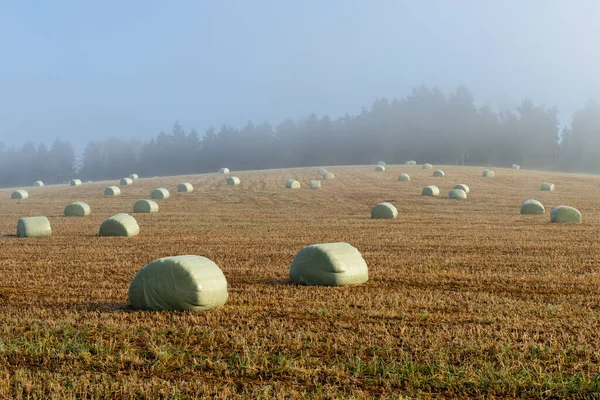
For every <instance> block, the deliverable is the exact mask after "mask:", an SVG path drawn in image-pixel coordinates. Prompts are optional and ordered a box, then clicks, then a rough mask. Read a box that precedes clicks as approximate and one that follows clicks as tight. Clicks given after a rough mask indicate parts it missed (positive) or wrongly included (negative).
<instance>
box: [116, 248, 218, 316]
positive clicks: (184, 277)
mask: <svg viewBox="0 0 600 400" xmlns="http://www.w3.org/2000/svg"><path fill="white" fill-rule="evenodd" d="M128 296H129V302H130V303H131V308H133V309H134V310H154V311H163V310H165V311H174V310H181V311H205V310H210V309H211V308H215V307H219V306H221V305H223V304H225V302H226V301H227V298H228V296H229V295H228V293H227V279H225V275H223V272H222V271H221V269H220V268H219V267H218V266H217V264H215V263H214V262H213V261H212V260H210V259H208V258H206V257H201V256H195V255H186V256H175V257H165V258H160V259H158V260H155V261H152V262H151V263H149V264H147V265H145V266H144V267H143V268H142V269H140V270H139V271H138V272H137V274H135V276H134V278H133V280H132V281H131V284H130V285H129V293H128Z"/></svg>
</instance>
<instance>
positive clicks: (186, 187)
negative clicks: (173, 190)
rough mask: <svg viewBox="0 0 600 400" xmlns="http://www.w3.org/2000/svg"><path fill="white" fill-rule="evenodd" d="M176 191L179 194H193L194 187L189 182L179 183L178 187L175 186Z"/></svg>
mask: <svg viewBox="0 0 600 400" xmlns="http://www.w3.org/2000/svg"><path fill="white" fill-rule="evenodd" d="M177 191H178V192H179V193H188V192H193V191H194V187H193V186H192V184H191V183H189V182H185V183H180V184H179V185H177Z"/></svg>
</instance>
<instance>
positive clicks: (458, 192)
mask: <svg viewBox="0 0 600 400" xmlns="http://www.w3.org/2000/svg"><path fill="white" fill-rule="evenodd" d="M448 197H449V198H451V199H457V200H465V199H466V198H467V192H465V191H464V190H462V189H452V190H451V191H450V193H448Z"/></svg>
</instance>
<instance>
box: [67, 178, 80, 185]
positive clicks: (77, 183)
mask: <svg viewBox="0 0 600 400" xmlns="http://www.w3.org/2000/svg"><path fill="white" fill-rule="evenodd" d="M69 185H71V186H81V179H71V180H70V181H69Z"/></svg>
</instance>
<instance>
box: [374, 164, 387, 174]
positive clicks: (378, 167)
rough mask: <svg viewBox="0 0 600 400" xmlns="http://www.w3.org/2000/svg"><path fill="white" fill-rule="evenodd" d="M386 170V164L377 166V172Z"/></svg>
mask: <svg viewBox="0 0 600 400" xmlns="http://www.w3.org/2000/svg"><path fill="white" fill-rule="evenodd" d="M384 171H385V165H377V166H375V172H384Z"/></svg>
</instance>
